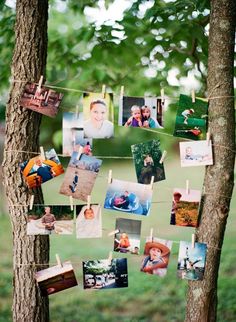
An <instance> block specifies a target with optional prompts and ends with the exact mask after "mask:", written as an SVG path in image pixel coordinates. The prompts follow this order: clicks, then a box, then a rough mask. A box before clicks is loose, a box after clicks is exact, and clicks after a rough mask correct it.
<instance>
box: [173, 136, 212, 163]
mask: <svg viewBox="0 0 236 322" xmlns="http://www.w3.org/2000/svg"><path fill="white" fill-rule="evenodd" d="M179 149H180V163H181V167H194V166H195V167H196V166H201V165H204V166H205V165H212V164H213V157H212V143H211V140H209V141H207V140H201V141H192V142H191V141H189V142H180V143H179Z"/></svg>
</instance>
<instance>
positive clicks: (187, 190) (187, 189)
mask: <svg viewBox="0 0 236 322" xmlns="http://www.w3.org/2000/svg"><path fill="white" fill-rule="evenodd" d="M189 193H190V189H189V180H186V194H187V195H189Z"/></svg>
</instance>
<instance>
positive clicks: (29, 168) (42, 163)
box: [20, 149, 64, 188]
mask: <svg viewBox="0 0 236 322" xmlns="http://www.w3.org/2000/svg"><path fill="white" fill-rule="evenodd" d="M20 170H21V173H22V174H23V176H24V178H25V180H26V183H27V185H28V187H29V188H35V187H39V186H41V184H42V183H44V182H47V181H49V180H51V179H53V178H54V177H57V176H59V175H60V174H62V173H64V169H63V167H62V164H61V162H60V160H59V159H58V156H57V154H56V151H55V150H54V149H51V150H49V151H46V152H45V160H43V158H42V156H41V155H38V156H37V157H34V158H32V159H30V160H29V161H25V162H22V163H20Z"/></svg>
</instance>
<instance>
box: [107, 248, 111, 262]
mask: <svg viewBox="0 0 236 322" xmlns="http://www.w3.org/2000/svg"><path fill="white" fill-rule="evenodd" d="M107 260H108V262H109V264H110V265H111V261H112V251H110V252H109V255H108V259H107Z"/></svg>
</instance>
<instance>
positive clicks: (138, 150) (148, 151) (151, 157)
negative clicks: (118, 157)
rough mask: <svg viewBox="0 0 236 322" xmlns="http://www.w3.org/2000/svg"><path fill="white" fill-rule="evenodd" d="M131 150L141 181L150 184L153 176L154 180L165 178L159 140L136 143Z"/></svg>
mask: <svg viewBox="0 0 236 322" xmlns="http://www.w3.org/2000/svg"><path fill="white" fill-rule="evenodd" d="M131 151H132V154H133V159H134V165H135V170H136V175H137V180H138V182H139V183H143V184H149V183H150V182H151V179H152V177H154V182H157V181H161V180H165V178H166V177H165V170H164V165H163V163H160V160H161V157H162V152H161V149H160V141H159V140H152V141H148V142H144V143H139V144H134V145H132V146H131Z"/></svg>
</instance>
